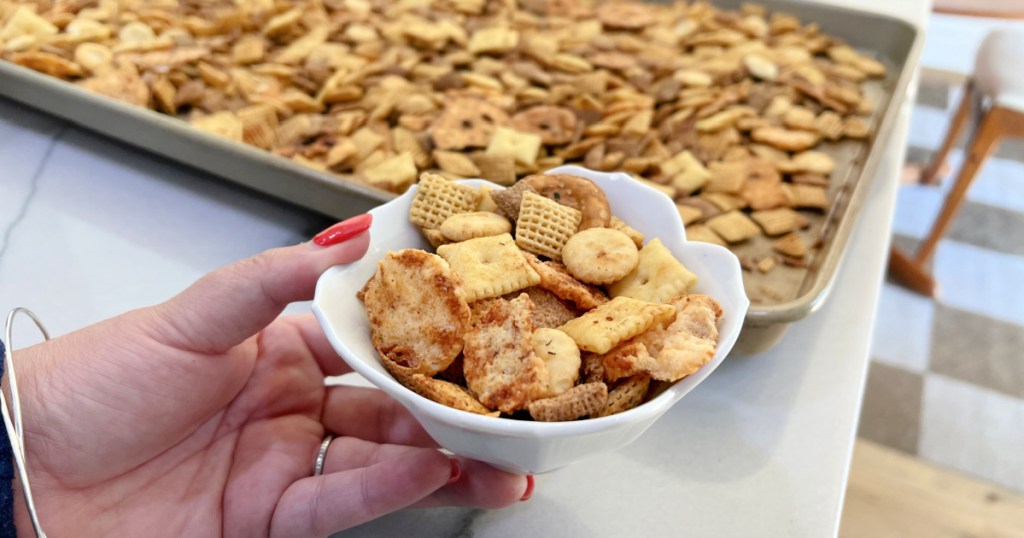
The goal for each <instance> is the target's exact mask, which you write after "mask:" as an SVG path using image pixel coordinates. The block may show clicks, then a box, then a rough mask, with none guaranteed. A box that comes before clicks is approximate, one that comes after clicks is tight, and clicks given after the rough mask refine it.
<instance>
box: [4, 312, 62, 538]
mask: <svg viewBox="0 0 1024 538" xmlns="http://www.w3.org/2000/svg"><path fill="white" fill-rule="evenodd" d="M18 314H25V315H26V316H28V317H29V318H31V319H32V321H33V322H34V323H35V324H36V327H37V328H38V329H39V332H41V333H43V338H44V339H46V340H49V339H50V334H49V333H48V332H46V327H43V322H41V321H39V318H38V317H36V315H35V314H33V313H32V311H31V310H29V309H27V308H22V307H18V308H15V309H14V310H11V312H10V313H9V314H7V326H6V329H5V330H4V342H5V343H6V344H7V345H6V346H5V347H4V367H5V370H6V371H7V381H8V384H9V386H10V388H11V410H10V411H8V410H7V398H6V397H4V394H3V391H0V412H2V413H3V416H4V427H5V428H6V429H7V437H8V438H10V439H11V449H12V452H14V463H15V465H16V466H17V467H18V476H19V477H20V478H21V480H20V482H21V490H22V491H23V492H24V493H25V505H26V507H27V508H28V514H29V516H30V517H31V518H32V529H33V530H34V531H35V533H36V536H40V537H41V538H46V533H45V532H43V527H42V525H40V524H39V515H38V514H37V513H36V503H35V500H34V499H33V497H32V487H31V485H29V480H28V470H27V469H26V464H25V454H26V453H25V436H24V435H23V432H24V428H23V424H24V423H23V422H22V418H21V398H20V397H19V395H18V379H17V377H16V376H15V373H14V360H13V359H12V356H13V354H14V352H13V351H12V349H13V348H14V344H12V343H11V335H12V333H13V331H14V319H15V318H16V317H17V315H18ZM12 414H13V415H14V420H11V415H12Z"/></svg>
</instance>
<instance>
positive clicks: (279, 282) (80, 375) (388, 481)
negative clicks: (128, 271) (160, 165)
mask: <svg viewBox="0 0 1024 538" xmlns="http://www.w3.org/2000/svg"><path fill="white" fill-rule="evenodd" d="M367 242H368V237H367V234H363V235H361V236H359V237H356V238H354V239H352V240H350V241H347V242H345V243H342V244H340V245H336V246H332V247H328V248H320V247H316V246H313V245H312V244H303V245H298V246H295V247H289V248H283V249H276V250H272V251H268V252H266V253H264V254H261V255H259V256H257V257H254V258H250V259H249V260H245V261H243V262H240V263H238V264H235V265H232V266H229V267H227V268H224V269H221V270H219V271H216V272H214V273H211V274H210V275H207V276H206V277H204V278H203V279H201V280H199V281H198V282H197V283H196V284H194V285H193V286H192V287H190V288H189V289H187V290H186V291H184V292H183V293H181V294H180V295H178V296H177V297H175V298H173V299H171V300H170V301H168V302H166V303H163V304H160V305H157V306H154V307H151V308H146V309H142V310H137V311H134V312H129V313H127V314H125V315H122V316H119V317H117V318H113V319H111V320H108V321H105V322H103V323H100V324H97V325H94V326H91V327H88V328H86V329H83V330H81V331H77V332H75V333H71V334H69V335H66V336H64V337H61V338H58V339H55V340H52V341H50V342H47V343H45V344H40V345H38V346H34V347H32V348H29V349H27V350H24V351H23V352H20V353H19V354H18V357H19V359H18V363H17V364H18V368H19V372H18V374H19V376H18V381H19V384H20V386H21V394H22V400H23V403H22V408H23V413H24V416H25V428H26V450H27V452H28V454H29V457H28V463H29V473H30V474H29V476H30V479H31V481H32V486H33V494H34V496H35V499H36V505H37V508H38V510H39V513H40V517H41V521H42V525H43V528H44V529H45V530H46V531H47V533H48V534H50V535H51V536H65V535H74V536H90V535H103V536H111V535H126V536H127V535H135V536H217V535H225V536H325V535H328V534H330V533H332V532H336V531H338V530H342V529H345V528H348V527H351V526H353V525H357V524H359V523H362V522H365V521H368V520H370V519H373V518H375V517H378V516H380V515H383V514H386V513H388V512H391V511H393V510H397V509H399V508H404V507H407V506H420V507H426V506H442V505H456V506H481V507H501V506H505V505H508V504H510V503H513V502H515V501H518V500H519V499H520V498H521V497H522V496H523V495H524V493H525V491H526V489H527V485H526V480H525V479H524V478H523V477H521V476H516V475H511V474H507V473H504V472H500V471H497V470H495V469H493V468H490V467H488V466H486V465H484V464H482V463H479V462H474V461H466V460H450V459H449V458H448V457H447V456H445V455H444V454H443V453H441V452H439V451H437V450H436V444H435V443H434V441H433V440H432V439H431V438H430V437H429V436H428V435H427V434H426V432H425V431H424V430H423V429H422V428H421V427H420V426H419V424H418V423H417V422H416V421H415V419H413V417H412V416H411V415H410V414H409V413H408V412H407V411H406V410H405V409H404V408H402V407H401V406H400V405H398V404H397V403H396V402H395V401H394V400H392V399H390V398H388V397H387V396H385V395H383V393H381V392H380V391H377V390H375V389H366V388H358V387H325V386H324V377H325V376H326V375H340V374H342V373H345V372H347V371H348V369H347V367H346V366H345V364H344V362H343V361H342V360H341V359H340V358H339V357H338V356H337V355H336V354H335V353H334V351H333V350H332V349H331V347H330V345H329V344H328V342H327V340H326V339H325V338H324V336H323V333H322V332H321V330H320V328H319V326H318V325H317V324H316V321H315V320H314V319H313V317H312V316H311V315H302V316H296V317H286V318H278V317H277V316H278V315H279V314H280V312H281V310H282V309H283V308H284V306H286V305H287V304H288V303H289V302H292V301H298V300H308V299H309V298H311V296H312V293H313V288H314V286H315V282H316V278H317V277H318V276H319V274H320V273H321V272H323V271H324V270H325V269H326V268H328V267H330V266H331V265H334V264H339V263H347V262H351V261H353V260H355V259H357V258H358V257H360V256H361V255H362V254H363V253H364V252H365V250H366V247H367ZM354 291H355V290H353V292H354ZM326 433H332V434H334V435H336V436H338V438H337V439H336V440H335V441H334V442H333V444H332V445H331V447H330V450H329V451H328V453H327V459H326V462H325V466H324V474H323V475H322V476H312V475H313V462H314V459H315V457H316V454H317V451H318V450H319V446H320V443H321V441H322V440H323V438H324V435H325V434H326ZM18 510H19V515H20V518H19V519H18V522H19V529H20V530H23V531H24V530H28V529H29V528H30V527H29V525H28V523H27V518H26V515H25V514H26V512H25V510H24V507H23V506H19V508H18Z"/></svg>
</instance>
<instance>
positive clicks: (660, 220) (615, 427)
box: [313, 166, 750, 474]
mask: <svg viewBox="0 0 1024 538" xmlns="http://www.w3.org/2000/svg"><path fill="white" fill-rule="evenodd" d="M550 173H561V174H573V175H578V176H583V177H586V178H589V179H591V180H593V181H594V182H595V183H597V184H598V185H599V186H601V188H603V189H604V191H605V193H606V194H607V196H608V201H609V203H610V204H611V208H612V212H613V214H615V215H617V216H618V217H619V218H621V219H622V220H623V221H625V222H626V223H628V224H629V225H630V226H632V227H634V228H636V229H637V230H640V231H641V232H643V233H644V234H645V235H646V237H647V238H648V239H650V238H653V237H660V238H661V240H662V242H663V243H664V244H665V246H666V247H668V249H669V250H670V251H672V253H673V254H674V255H675V256H676V257H677V258H678V259H679V260H680V261H681V262H682V263H683V264H684V265H685V266H686V267H687V268H688V269H690V270H691V271H693V272H694V273H695V274H696V275H697V277H698V282H697V285H696V286H695V288H694V289H693V290H692V291H693V292H697V293H704V294H707V295H710V296H711V297H714V298H715V299H716V300H717V301H718V302H719V303H720V304H721V305H722V311H723V315H722V318H721V320H720V321H719V341H718V351H717V352H716V353H715V357H714V359H712V360H711V362H710V363H708V364H707V365H705V366H704V367H703V368H701V369H700V370H698V371H697V372H696V373H694V374H693V375H691V376H689V377H686V378H684V379H682V380H680V381H678V382H676V383H674V384H673V385H671V386H669V387H668V388H667V389H665V390H664V391H663V392H662V393H661V394H659V395H657V396H655V397H654V398H652V399H651V400H649V401H647V402H645V403H643V404H642V405H640V406H637V407H636V408H634V409H631V410H629V411H625V412H623V413H619V414H616V415H612V416H609V417H602V418H595V419H585V420H578V421H574V422H550V423H545V422H530V421H522V420H512V419H506V418H492V417H486V416H482V415H475V414H472V413H467V412H464V411H459V410H456V409H452V408H450V407H446V406H444V405H441V404H438V403H436V402H433V401H431V400H428V399H426V398H424V397H422V396H420V395H418V394H416V393H414V392H412V391H411V390H409V389H407V388H405V387H403V386H402V385H401V384H399V383H398V382H397V381H395V380H394V379H393V378H392V377H391V375H390V374H388V373H387V371H385V370H384V368H383V366H382V365H381V363H380V359H379V358H378V355H377V351H376V350H375V349H374V348H373V345H372V344H371V343H370V328H369V321H368V319H367V316H366V312H365V310H364V308H363V305H362V303H360V302H359V301H358V300H357V299H356V291H357V290H359V289H361V288H362V287H363V285H364V284H365V283H366V281H367V280H369V278H370V277H371V276H373V273H374V272H375V271H376V268H377V262H378V260H380V259H381V258H383V257H384V255H385V254H386V253H387V252H388V251H392V250H400V249H404V248H423V249H427V250H430V246H429V245H428V244H427V243H426V241H425V240H424V239H423V238H422V236H421V234H420V233H419V231H418V230H417V229H416V227H415V226H413V225H412V224H411V223H410V222H409V218H408V214H409V206H410V204H411V202H412V198H413V195H414V194H415V191H416V187H413V188H411V189H409V190H408V191H407V192H406V193H405V194H403V195H402V196H400V197H398V198H396V199H395V200H392V201H391V202H388V203H387V204H384V205H382V206H379V207H377V208H375V209H373V210H372V211H371V213H372V214H373V226H372V227H371V228H370V236H371V239H370V248H369V251H368V252H367V253H366V256H364V257H363V258H362V259H361V260H359V261H357V262H355V263H351V264H349V265H344V266H335V267H332V268H330V269H328V270H327V271H326V272H324V274H323V275H321V277H320V279H319V281H318V282H317V286H316V297H315V298H314V300H313V311H314V312H315V313H316V316H317V318H318V319H319V320H320V324H321V325H322V326H323V329H324V332H325V333H326V334H327V337H328V339H329V340H330V342H331V344H332V345H333V346H334V349H335V350H336V351H337V352H338V354H340V355H341V356H342V357H344V359H345V361H346V362H348V364H349V365H350V366H351V367H352V369H353V370H355V371H356V372H358V373H359V374H361V375H362V376H364V377H365V378H366V379H368V380H369V381H370V382H371V383H373V384H374V385H376V386H377V387H380V389H381V390H383V391H384V392H386V393H388V394H389V395H391V396H392V397H394V398H395V399H396V400H398V401H399V402H401V403H402V405H404V406H405V407H406V408H408V409H409V411H411V412H412V414H413V415H415V417H416V418H417V419H418V420H419V421H420V422H421V423H422V424H423V427H424V428H426V430H427V432H428V433H429V434H430V435H431V437H433V438H434V440H436V441H437V442H438V443H439V444H440V445H441V446H443V447H444V448H446V449H448V450H450V451H451V452H453V453H455V454H458V455H461V456H465V457H469V458H473V459H477V460H481V461H485V462H487V463H489V464H491V465H493V466H495V467H498V468H500V469H505V470H507V471H511V472H516V473H529V474H536V473H544V472H548V471H551V470H554V469H557V468H559V467H563V466H565V465H568V464H570V463H572V462H574V461H577V460H580V459H582V458H584V457H587V456H590V455H593V454H597V453H601V452H608V451H612V450H616V449H619V448H621V447H623V446H626V445H627V444H629V443H631V442H633V441H634V440H635V439H636V438H637V437H639V436H640V434H642V433H643V432H644V431H645V430H647V428H649V427H650V426H651V424H653V423H654V421H655V420H657V419H658V417H660V416H662V415H663V414H664V413H665V411H667V410H668V409H669V408H670V407H672V405H673V404H675V403H676V402H678V401H679V400H680V399H681V398H682V397H683V396H685V395H686V394H687V393H688V392H690V391H691V390H693V388H694V387H696V386H697V384H698V383H700V382H701V381H703V380H704V378H706V377H707V376H708V375H710V374H711V372H713V371H714V370H715V368H717V367H718V365H719V364H721V363H722V360H723V359H725V356H726V355H728V354H729V351H730V350H731V349H732V347H733V344H735V343H736V338H737V336H739V333H740V327H741V326H742V325H743V318H744V316H745V315H746V312H747V307H748V306H749V304H750V302H749V301H748V299H747V296H746V294H745V293H744V290H743V279H742V275H741V273H740V264H739V261H738V260H737V259H736V256H734V255H733V254H732V253H731V252H729V250H727V249H725V248H722V247H719V246H716V245H712V244H708V243H699V242H687V241H686V238H685V233H684V231H683V225H682V223H681V221H680V218H679V213H678V212H677V210H676V207H675V205H674V204H673V203H672V201H671V200H670V199H669V198H668V197H667V196H665V195H664V194H662V193H660V192H658V191H656V190H655V189H653V188H651V187H648V186H646V185H643V184H641V183H639V182H637V181H636V180H634V179H632V178H631V177H629V176H627V175H625V174H618V173H614V174H609V173H602V172H593V171H591V170H587V169H585V168H580V167H576V166H563V167H559V168H556V169H554V170H551V171H550ZM462 182H463V183H465V184H467V185H472V186H474V187H480V186H482V185H491V186H492V187H494V188H498V189H500V188H502V187H500V186H497V185H495V184H493V183H490V182H488V181H484V180H478V179H472V180H464V181H462Z"/></svg>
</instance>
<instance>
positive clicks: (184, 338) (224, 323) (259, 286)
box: [156, 214, 373, 353]
mask: <svg viewBox="0 0 1024 538" xmlns="http://www.w3.org/2000/svg"><path fill="white" fill-rule="evenodd" d="M372 220H373V217H372V215H370V214H363V215H359V216H357V217H352V218H350V219H348V220H345V221H342V222H340V223H338V224H335V225H334V226H331V227H330V228H328V229H326V230H324V231H323V232H321V233H320V234H318V235H317V236H316V237H315V238H314V239H313V240H312V241H309V242H306V243H302V244H300V245H295V246H291V247H282V248H276V249H271V250H268V251H265V252H263V253H261V254H257V255H256V256H253V257H251V258H247V259H245V260H242V261H240V262H237V263H235V264H232V265H229V266H227V267H223V268H221V269H218V270H216V271H214V272H212V273H210V274H208V275H206V276H204V277H202V278H200V279H199V280H198V281H196V282H195V284H192V286H190V287H189V288H188V289H186V290H185V291H183V292H181V293H180V294H178V295H177V296H175V297H173V298H172V299H171V300H169V301H167V302H165V303H163V304H161V305H159V306H158V307H156V308H157V310H158V311H159V313H160V314H162V317H163V318H164V319H165V320H166V325H165V327H167V328H170V329H171V330H170V331H169V338H170V339H171V341H170V342H167V343H168V344H170V345H173V346H175V347H181V348H185V349H191V350H194V351H200V352H206V353H221V352H224V351H226V350H228V349H230V348H232V347H234V346H236V345H238V344H240V343H241V342H243V341H244V340H245V339H247V338H249V337H250V336H252V335H253V334H256V333H257V332H259V331H260V330H262V329H263V328H264V327H266V326H267V325H269V324H270V322H271V321H273V320H274V318H276V317H277V316H278V315H279V314H280V313H281V311H282V310H283V309H284V307H286V306H287V305H288V303H292V302H295V301H307V300H310V299H312V298H313V290H314V289H315V288H316V281H317V279H318V278H319V277H320V274H321V273H323V272H324V271H326V270H327V269H328V268H329V267H331V266H333V265H339V264H344V263H351V262H353V261H356V260H358V259H359V258H361V257H362V256H363V254H365V253H366V249H367V247H368V246H369V243H370V236H369V233H367V230H368V229H369V228H370V223H371V222H372ZM353 293H354V290H353Z"/></svg>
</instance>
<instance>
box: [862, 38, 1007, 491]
mask: <svg viewBox="0 0 1024 538" xmlns="http://www.w3.org/2000/svg"><path fill="white" fill-rule="evenodd" d="M943 24H945V25H947V26H948V22H944V23H943ZM940 41H941V40H940ZM940 44H941V43H940ZM929 46H932V47H934V45H932V44H931V43H929V44H926V49H927V48H928V47H929ZM942 46H946V45H942ZM927 56H928V55H927V54H926V57H927ZM943 94H948V95H943ZM958 94H959V91H958V90H956V89H953V90H949V89H947V88H945V87H941V86H940V87H936V86H929V85H928V82H925V83H924V86H923V87H922V91H921V93H920V96H919V99H918V103H917V105H916V107H915V109H914V112H913V116H912V120H911V134H910V144H911V149H910V151H909V152H908V153H909V154H910V155H912V156H927V155H928V154H929V153H930V152H931V151H933V150H934V148H936V147H937V146H938V145H939V143H940V141H941V138H942V136H943V134H944V133H945V130H946V125H947V122H948V120H949V117H950V115H951V113H952V110H951V109H952V107H954V106H955V104H956V102H957V100H958V99H959V95H958ZM936 96H939V97H940V98H938V99H936ZM943 97H944V98H943ZM1022 147H1024V145H1022V144H1020V143H1008V144H1004V145H1003V147H1002V148H1000V151H999V152H998V153H997V154H996V156H995V157H994V158H990V159H989V161H988V162H987V163H986V164H985V166H984V168H983V169H982V171H981V174H980V175H979V176H978V177H977V179H976V180H975V183H974V185H973V186H972V187H971V189H970V191H969V192H968V196H967V202H966V203H965V205H964V207H963V209H961V211H960V212H959V213H958V214H957V216H956V218H955V220H954V221H953V224H952V227H951V229H950V231H949V233H948V234H947V235H946V237H945V238H944V239H943V240H942V241H941V242H940V243H939V246H938V250H937V251H936V255H935V259H934V263H933V270H934V274H935V276H936V278H937V280H938V282H939V288H940V289H939V292H938V295H937V297H936V298H935V299H929V298H926V297H922V296H919V295H916V294H914V293H911V292H909V291H907V290H905V289H903V288H900V287H898V286H896V285H895V284H892V283H887V284H886V285H885V288H884V290H883V294H882V298H881V301H880V305H879V313H878V320H877V325H876V328H875V332H874V341H873V346H872V356H873V361H872V366H871V370H870V372H869V375H868V383H867V388H866V392H865V401H864V409H863V413H862V416H861V426H860V435H861V436H862V437H865V438H867V439H870V440H873V441H876V442H879V443H882V444H885V445H888V446H892V447H895V448H898V449H900V450H903V451H905V452H908V453H911V454H916V455H918V456H920V457H921V458H924V459H926V460H929V461H932V462H935V463H938V464H941V465H945V466H948V467H952V468H955V469H958V470H960V471H964V472H966V473H969V474H972V475H974V476H977V477H979V478H983V479H986V480H990V481H992V482H995V483H998V484H1001V485H1004V486H1006V487H1009V488H1012V489H1016V490H1018V491H1024V150H1022V149H1021V148H1022ZM961 159H962V152H961V151H960V149H957V150H956V151H954V154H953V155H952V157H951V159H950V161H951V164H952V167H953V170H954V171H955V170H956V169H958V168H959V164H960V160H961ZM950 184H951V179H950V178H945V179H944V180H943V183H942V185H940V186H936V187H929V186H919V185H909V186H904V187H902V188H901V190H900V193H899V198H898V201H897V208H896V216H895V221H894V225H893V232H894V242H895V244H897V245H902V246H903V247H904V248H907V249H908V250H909V251H911V252H912V251H913V249H914V248H916V244H917V242H918V241H919V240H920V239H921V238H922V237H923V236H924V235H925V234H926V233H927V231H928V229H929V228H930V226H931V223H932V221H933V219H934V217H935V215H936V214H937V213H938V210H939V208H940V206H941V204H942V202H943V199H944V195H945V193H946V191H947V189H948V188H949V186H950Z"/></svg>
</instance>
